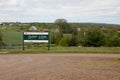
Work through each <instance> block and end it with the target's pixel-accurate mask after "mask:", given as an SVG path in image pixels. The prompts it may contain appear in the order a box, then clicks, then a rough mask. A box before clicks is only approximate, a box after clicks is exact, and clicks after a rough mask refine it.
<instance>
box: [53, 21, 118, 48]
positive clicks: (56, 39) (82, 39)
mask: <svg viewBox="0 0 120 80" xmlns="http://www.w3.org/2000/svg"><path fill="white" fill-rule="evenodd" d="M55 24H56V25H57V26H58V28H59V33H58V32H57V33H51V35H52V36H51V43H52V44H56V45H59V46H85V47H100V46H108V47H112V46H114V47H118V46H120V33H118V30H117V29H116V28H115V27H108V28H103V27H101V26H100V27H87V28H86V27H84V28H82V29H80V31H78V27H73V26H72V27H71V26H70V25H69V24H68V23H67V21H66V20H64V19H58V20H56V21H55Z"/></svg>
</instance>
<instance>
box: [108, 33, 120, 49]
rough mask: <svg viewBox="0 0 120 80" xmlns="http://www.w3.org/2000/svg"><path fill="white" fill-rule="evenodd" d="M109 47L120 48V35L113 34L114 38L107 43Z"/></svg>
mask: <svg viewBox="0 0 120 80" xmlns="http://www.w3.org/2000/svg"><path fill="white" fill-rule="evenodd" d="M107 43H108V44H107V45H108V46H109V47H119V46H120V37H119V35H118V34H117V33H116V34H113V35H112V36H110V37H109V38H108V41H107Z"/></svg>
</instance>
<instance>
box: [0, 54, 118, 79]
mask: <svg viewBox="0 0 120 80" xmlns="http://www.w3.org/2000/svg"><path fill="white" fill-rule="evenodd" d="M0 80H120V54H74V53H73V54H57V53H56V54H7V55H0Z"/></svg>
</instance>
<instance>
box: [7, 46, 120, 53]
mask: <svg viewBox="0 0 120 80" xmlns="http://www.w3.org/2000/svg"><path fill="white" fill-rule="evenodd" d="M8 53H95V54H96V53H102V54H120V47H51V50H50V51H48V48H47V47H41V48H34V49H25V50H24V51H22V50H20V49H19V50H16V49H15V50H10V51H9V50H8Z"/></svg>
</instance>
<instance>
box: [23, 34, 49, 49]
mask: <svg viewBox="0 0 120 80" xmlns="http://www.w3.org/2000/svg"><path fill="white" fill-rule="evenodd" d="M24 42H34V43H40V42H41V43H48V50H49V47H50V46H49V32H24V33H23V50H24Z"/></svg>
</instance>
